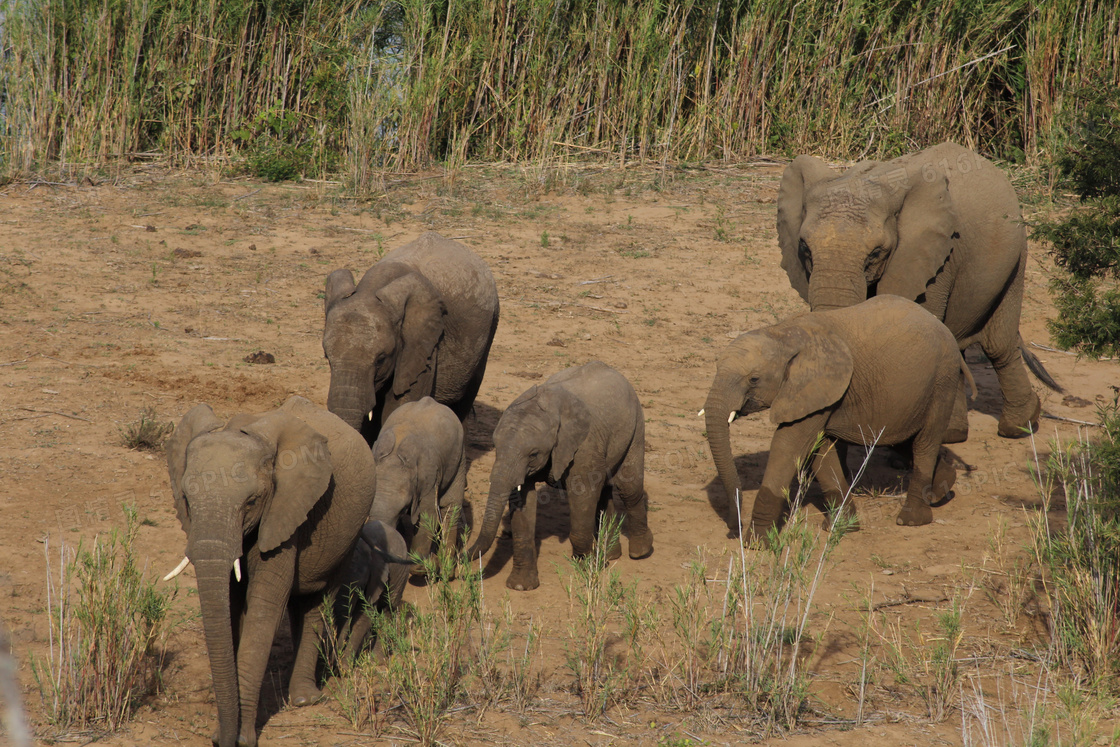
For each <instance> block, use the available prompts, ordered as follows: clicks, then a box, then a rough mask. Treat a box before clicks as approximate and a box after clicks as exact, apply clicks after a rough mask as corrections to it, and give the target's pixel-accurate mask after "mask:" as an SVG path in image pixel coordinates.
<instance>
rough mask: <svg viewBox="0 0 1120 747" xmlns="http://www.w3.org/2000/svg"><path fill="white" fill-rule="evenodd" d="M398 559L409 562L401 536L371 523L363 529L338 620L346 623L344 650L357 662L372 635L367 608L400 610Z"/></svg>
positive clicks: (346, 575) (345, 577) (339, 603)
mask: <svg viewBox="0 0 1120 747" xmlns="http://www.w3.org/2000/svg"><path fill="white" fill-rule="evenodd" d="M394 559H399V560H405V561H407V559H408V544H407V543H406V542H405V540H404V537H402V536H401V534H400V532H398V531H397V530H396V529H393V528H392V527H390V526H388V525H387V524H385V523H384V522H381V521H377V520H374V519H371V520H369V521H367V522H366V523H365V526H363V527H362V531H361V534H359V535H358V541H357V542H356V543H355V544H354V551H353V552H352V553H351V554H350V560H349V562H348V563H347V565H346V571H345V573H344V574H343V577H342V583H341V589H342V592H341V593H340V594H339V595H338V600H337V601H336V603H335V619H336V620H338V621H339V622H340V623H342V625H343V626H344V627H343V631H344V635H343V641H344V644H343V645H344V650H345V652H346V656H347V657H348V658H349V659H350V660H353V659H354V657H356V656H357V655H358V653H359V652H360V651H361V650H362V645H363V644H364V643H365V640H366V637H367V636H368V635H369V631H370V627H371V620H370V617H369V615H367V614H366V608H367V607H369V608H372V609H377V610H381V611H390V610H396V609H399V608H400V603H401V592H403V590H404V588H403V585H402V586H400V587H392V586H390V583H389V579H390V569H392V568H394V567H395V566H397V565H398V564H397V563H395V562H393V560H394Z"/></svg>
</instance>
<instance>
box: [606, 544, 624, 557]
mask: <svg viewBox="0 0 1120 747" xmlns="http://www.w3.org/2000/svg"><path fill="white" fill-rule="evenodd" d="M621 557H622V543H621V542H619V541H618V540H617V539H616V540H615V541H614V542H612V543H611V546H610V547H609V548H607V560H618V559H619V558H621Z"/></svg>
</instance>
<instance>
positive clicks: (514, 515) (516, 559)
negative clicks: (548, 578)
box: [506, 485, 541, 591]
mask: <svg viewBox="0 0 1120 747" xmlns="http://www.w3.org/2000/svg"><path fill="white" fill-rule="evenodd" d="M526 487H527V489H526V490H525V505H524V506H521V507H520V508H513V507H511V509H510V526H511V528H512V529H513V570H512V571H510V574H509V578H507V579H506V586H508V587H509V588H511V589H515V590H516V591H531V590H532V589H535V588H537V587H538V586H540V585H541V582H540V578H539V577H538V576H537V488H536V486H535V485H533V486H526Z"/></svg>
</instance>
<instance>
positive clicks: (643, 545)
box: [630, 529, 653, 560]
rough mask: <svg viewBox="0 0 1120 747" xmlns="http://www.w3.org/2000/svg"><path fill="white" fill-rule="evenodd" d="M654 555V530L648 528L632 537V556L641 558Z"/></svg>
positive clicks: (632, 557) (633, 558)
mask: <svg viewBox="0 0 1120 747" xmlns="http://www.w3.org/2000/svg"><path fill="white" fill-rule="evenodd" d="M650 555H653V532H651V531H650V530H649V529H646V530H645V531H644V532H640V533H638V534H635V535H632V536H631V537H630V558H631V559H632V560H641V559H642V558H648V557H649V556H650Z"/></svg>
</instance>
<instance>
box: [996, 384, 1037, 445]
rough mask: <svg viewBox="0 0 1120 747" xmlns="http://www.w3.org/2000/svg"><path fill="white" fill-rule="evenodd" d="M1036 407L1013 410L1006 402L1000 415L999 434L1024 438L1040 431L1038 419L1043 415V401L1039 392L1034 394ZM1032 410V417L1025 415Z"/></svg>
mask: <svg viewBox="0 0 1120 747" xmlns="http://www.w3.org/2000/svg"><path fill="white" fill-rule="evenodd" d="M1032 396H1033V398H1034V409H1033V411H1031V410H1029V407H1030V406H1029V405H1028V407H1027V408H1023V409H1021V410H1020V409H1019V408H1016V410H1018V412H1016V410H1012V409H1010V408H1009V407H1007V405H1006V403H1005V404H1004V408H1003V412H1002V413H1000V417H999V430H998V432H999V435H1001V436H1003V437H1004V438H1023V437H1024V436H1029V435H1030V434H1032V433H1035V432H1037V431H1038V419H1039V417H1041V415H1042V401H1041V400H1039V398H1038V395H1037V394H1033V393H1032ZM1027 411H1031V412H1032V414H1031V416H1030V417H1024V415H1023V413H1024V412H1027Z"/></svg>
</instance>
